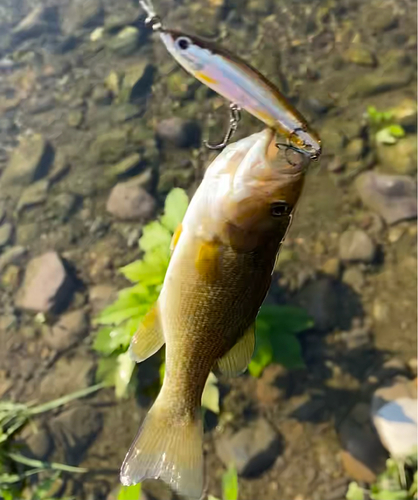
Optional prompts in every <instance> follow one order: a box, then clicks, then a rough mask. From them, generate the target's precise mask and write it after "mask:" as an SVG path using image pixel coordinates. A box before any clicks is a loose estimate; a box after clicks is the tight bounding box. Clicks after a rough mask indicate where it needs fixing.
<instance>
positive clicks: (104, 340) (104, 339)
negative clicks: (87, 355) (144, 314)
mask: <svg viewBox="0 0 418 500" xmlns="http://www.w3.org/2000/svg"><path fill="white" fill-rule="evenodd" d="M134 312H135V313H136V312H137V309H135V311H134ZM131 338H132V333H131V330H130V328H129V324H128V323H127V322H125V323H123V324H122V325H119V326H114V327H105V328H102V329H100V330H99V331H98V332H97V335H96V338H95V340H94V343H93V349H94V350H95V351H97V352H100V353H101V354H104V355H106V356H107V355H109V354H112V353H114V352H115V351H117V350H119V349H121V348H123V349H127V348H128V346H129V344H130V342H131Z"/></svg>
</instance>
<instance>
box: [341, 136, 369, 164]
mask: <svg viewBox="0 0 418 500" xmlns="http://www.w3.org/2000/svg"><path fill="white" fill-rule="evenodd" d="M363 151H364V144H363V139H360V138H359V137H356V138H354V139H352V140H351V141H350V142H349V143H348V145H347V147H346V148H345V150H344V159H345V160H346V161H357V160H359V159H360V158H361V157H362V156H363Z"/></svg>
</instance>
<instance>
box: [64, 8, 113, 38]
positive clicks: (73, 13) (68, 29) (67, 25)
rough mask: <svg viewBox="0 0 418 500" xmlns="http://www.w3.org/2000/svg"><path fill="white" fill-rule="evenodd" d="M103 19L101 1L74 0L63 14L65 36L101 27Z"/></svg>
mask: <svg viewBox="0 0 418 500" xmlns="http://www.w3.org/2000/svg"><path fill="white" fill-rule="evenodd" d="M103 18H104V10H103V5H102V2H101V0H74V1H72V2H71V3H70V4H69V6H68V8H67V9H66V10H65V11H64V13H63V21H62V24H61V28H62V31H63V32H64V33H65V34H73V33H74V32H75V31H77V30H80V29H83V28H94V27H96V26H100V25H101V24H102V23H103Z"/></svg>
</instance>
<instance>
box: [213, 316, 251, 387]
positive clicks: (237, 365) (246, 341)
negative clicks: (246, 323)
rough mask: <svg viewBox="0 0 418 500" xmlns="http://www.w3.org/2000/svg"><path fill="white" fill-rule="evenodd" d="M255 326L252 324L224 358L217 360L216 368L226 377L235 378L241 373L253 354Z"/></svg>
mask: <svg viewBox="0 0 418 500" xmlns="http://www.w3.org/2000/svg"><path fill="white" fill-rule="evenodd" d="M254 347H255V324H252V325H251V326H250V327H249V328H248V329H247V330H246V331H245V333H244V335H243V336H242V337H241V338H240V339H239V340H238V342H237V343H236V344H235V345H234V347H232V349H230V350H229V351H228V352H227V353H226V354H225V356H223V357H222V358H220V359H218V361H217V362H216V368H217V369H218V370H219V371H220V372H221V373H222V374H224V375H227V376H228V377H236V376H238V375H240V374H241V373H243V372H244V371H245V370H246V368H247V366H248V364H249V362H250V361H251V357H252V355H253V353H254Z"/></svg>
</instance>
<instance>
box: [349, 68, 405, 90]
mask: <svg viewBox="0 0 418 500" xmlns="http://www.w3.org/2000/svg"><path fill="white" fill-rule="evenodd" d="M413 77H414V76H413V71H411V69H410V68H408V67H405V68H404V69H399V70H398V71H388V68H387V67H386V66H385V67H382V68H380V69H379V70H376V71H373V72H370V73H368V74H367V75H363V76H361V77H358V78H355V79H353V81H352V82H351V83H350V84H349V86H348V87H347V97H348V98H352V97H369V96H371V95H376V94H379V93H381V92H388V91H390V90H395V89H398V88H401V87H404V86H405V85H408V83H410V82H411V80H412V79H413Z"/></svg>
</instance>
